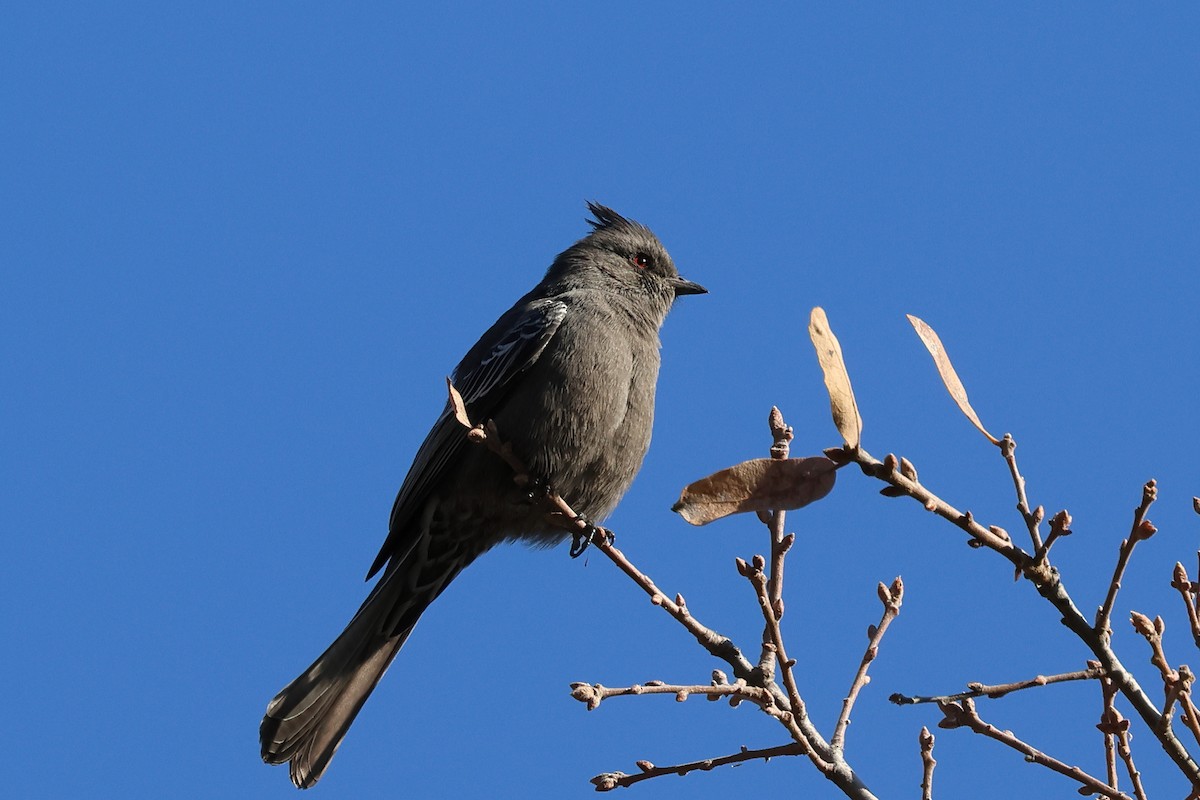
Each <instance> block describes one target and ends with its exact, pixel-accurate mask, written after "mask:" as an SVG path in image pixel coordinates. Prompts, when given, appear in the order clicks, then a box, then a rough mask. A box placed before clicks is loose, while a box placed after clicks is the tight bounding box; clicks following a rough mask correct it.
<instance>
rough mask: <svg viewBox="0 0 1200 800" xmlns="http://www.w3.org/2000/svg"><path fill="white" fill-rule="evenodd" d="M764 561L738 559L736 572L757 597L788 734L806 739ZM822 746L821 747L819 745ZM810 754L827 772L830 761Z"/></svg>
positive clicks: (801, 704)
mask: <svg viewBox="0 0 1200 800" xmlns="http://www.w3.org/2000/svg"><path fill="white" fill-rule="evenodd" d="M765 565H766V562H765V560H764V559H763V557H762V556H755V557H754V559H753V563H752V564H747V563H746V562H745V561H742V560H741V559H738V572H740V573H741V574H742V575H743V576H745V577H746V579H747V580H749V581H750V585H751V586H753V587H754V591H755V594H756V595H757V597H758V605H759V609H760V610H761V611H762V615H763V620H764V621H765V622H766V627H767V632H768V633H767V635H768V637H769V638H770V645H771V648H772V649H773V650H774V652H775V661H776V663H777V664H778V668H779V675H780V677H781V678H782V680H783V687H784V689H785V690H786V691H787V697H788V703H789V707H790V708H791V711H792V714H791V719H788V720H784V724H785V725H787V727H788V731H789V732H790V733H791V734H792V738H793V739H795V740H796V741H798V742H799V741H807V740H808V736H807V735H806V734H805V732H804V730H802V729H801V727H800V723H801V722H808V711H807V709H806V707H805V705H804V700H803V699H802V698H801V697H800V690H799V688H798V687H797V686H796V676H795V675H793V674H792V667H794V666H795V665H796V662H795V661H793V660H791V659H789V658H788V656H787V650H786V649H785V647H784V644H783V631H782V630H780V628H779V620H778V618H776V616H775V610H774V608H773V607H772V604H771V598H770V597H769V596H768V595H767V577H766V575H765V574H764V573H763V567H764V566H765ZM822 749H824V748H822ZM809 755H810V757H811V758H813V763H815V764H817V767H818V768H819V769H821V771H822V772H828V771H829V769H830V765H829V762H828V761H825V760H824V759H821V758H820V756H818V755H817V753H815V752H812V753H810V754H809Z"/></svg>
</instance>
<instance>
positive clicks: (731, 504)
mask: <svg viewBox="0 0 1200 800" xmlns="http://www.w3.org/2000/svg"><path fill="white" fill-rule="evenodd" d="M836 470H837V466H836V465H835V464H834V463H833V462H832V461H830V460H829V459H828V458H826V457H825V456H812V457H809V458H787V459H778V458H756V459H753V460H751V461H743V462H742V463H741V464H735V465H734V466H732V467H730V468H729V469H723V470H721V471H720V472H714V473H713V474H712V475H709V476H708V477H707V478H701V479H700V480H698V481H696V482H695V483H692V484H689V485H688V486H687V487H685V488H684V490H683V492H682V493H681V494H680V495H679V502H677V503H675V505H673V506H671V510H672V511H678V512H679V514H680V516H682V517H683V518H684V519H685V520H686V521H688V522H690V523H691V524H692V525H706V524H708V523H710V522H712V521H713V520H716V519H720V518H721V517H727V516H729V515H730V514H737V513H740V512H744V511H776V510H783V509H791V508H801V507H803V506H806V505H808V504H809V503H812V502H815V501H817V500H820V499H821V498H822V497H824V496H825V495H827V494H829V492H830V490H831V489H833V481H834V477H835V476H836V475H837V472H836Z"/></svg>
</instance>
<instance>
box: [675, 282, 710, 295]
mask: <svg viewBox="0 0 1200 800" xmlns="http://www.w3.org/2000/svg"><path fill="white" fill-rule="evenodd" d="M674 285H675V296H676V297H680V296H682V295H685V294H708V289H705V288H704V287H703V286H701V285H700V284H698V283H694V282H692V281H688V280H684V279H683V278H676V279H675V281H674Z"/></svg>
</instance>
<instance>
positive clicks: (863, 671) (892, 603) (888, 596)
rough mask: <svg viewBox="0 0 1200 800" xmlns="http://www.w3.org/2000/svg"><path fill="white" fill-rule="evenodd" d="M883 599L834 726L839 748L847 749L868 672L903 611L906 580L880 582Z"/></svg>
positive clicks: (832, 743) (834, 740) (833, 739)
mask: <svg viewBox="0 0 1200 800" xmlns="http://www.w3.org/2000/svg"><path fill="white" fill-rule="evenodd" d="M879 600H880V602H882V603H883V617H881V618H880V620H879V624H878V625H872V626H871V627H870V629H869V630H868V632H867V633H868V641H867V650H866V652H865V653H863V657H862V661H861V662H859V665H858V672H856V673H855V675H854V681H853V683H851V684H850V692H849V693H848V694H847V695H846V698H845V699H844V700H843V701H842V712H841V714H839V715H838V719H837V724H836V725H835V726H834V729H833V736H832V737H830V739H829V746H830V747H832V748H833V749H834V750H835V751H841V750H844V749H845V743H846V728H847V727H849V725H850V712H851V711H853V710H854V703H855V701H856V700H857V699H858V693H859V692H861V691H862V689H863V687H864V686H866V685H867V683H869V682H870V680H871V678H870V676H868V675H867V669H869V668H870V666H871V662H872V661H874V660H875V657H876V656H877V655H879V643H880V642H881V641H882V640H883V634H884V633H886V632H887V629H888V626H889V625H891V624H892V620H894V619H895V618H896V617H897V616H898V615H899V614H900V605H901V603H903V602H904V581H902V580H900V578H899V577H897V578H896V579H895V580H894V581H892V585H891V586H884V585H883V584H882V583H880V584H879Z"/></svg>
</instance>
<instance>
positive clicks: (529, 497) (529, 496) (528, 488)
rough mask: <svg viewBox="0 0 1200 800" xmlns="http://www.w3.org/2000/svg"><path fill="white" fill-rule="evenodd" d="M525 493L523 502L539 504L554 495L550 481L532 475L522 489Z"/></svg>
mask: <svg viewBox="0 0 1200 800" xmlns="http://www.w3.org/2000/svg"><path fill="white" fill-rule="evenodd" d="M522 489H523V490H524V492H525V502H527V503H540V502H542V501H543V500H545V499H546V498H547V497H549V496H550V495H551V494H553V493H554V490H553V489H552V488H551V487H550V481H548V480H546V479H545V478H535V477H533V476H532V475H531V476H529V479H528V480H527V481H526V482H525V485H524V486H523V487H522Z"/></svg>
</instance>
